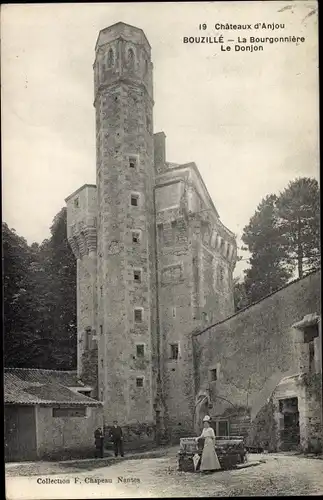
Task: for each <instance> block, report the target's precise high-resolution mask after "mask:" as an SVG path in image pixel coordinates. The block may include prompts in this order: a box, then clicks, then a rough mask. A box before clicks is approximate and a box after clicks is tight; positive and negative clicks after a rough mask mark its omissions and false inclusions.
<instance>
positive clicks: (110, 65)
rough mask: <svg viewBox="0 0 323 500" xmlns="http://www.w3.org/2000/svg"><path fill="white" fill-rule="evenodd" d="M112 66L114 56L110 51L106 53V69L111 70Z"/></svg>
mask: <svg viewBox="0 0 323 500" xmlns="http://www.w3.org/2000/svg"><path fill="white" fill-rule="evenodd" d="M113 65H114V54H113V50H112V49H110V50H109V52H108V68H112V66H113Z"/></svg>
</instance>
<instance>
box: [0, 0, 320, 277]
mask: <svg viewBox="0 0 323 500" xmlns="http://www.w3.org/2000/svg"><path fill="white" fill-rule="evenodd" d="M290 5H291V3H287V2H259V3H258V2H250V3H248V2H237V3H235V2H223V3H196V4H194V3H187V4H180V3H176V4H172V3H166V4H154V3H149V4H147V3H144V4H136V3H134V4H95V3H87V4H57V5H55V4H51V5H48V4H38V5H37V4H35V5H9V6H8V5H6V6H2V19H1V31H2V47H1V49H2V50H1V52H2V65H1V71H2V86H3V89H2V120H3V122H2V127H3V138H2V141H3V142H2V146H3V181H4V182H3V220H4V221H5V222H7V223H8V225H9V227H11V228H15V229H16V231H17V233H18V234H19V235H21V236H24V237H25V238H26V239H27V241H28V242H29V243H32V242H33V241H37V242H41V241H42V240H43V239H44V238H46V237H48V236H49V227H50V225H51V222H52V219H53V217H54V216H55V214H56V213H57V212H58V211H59V210H60V209H61V208H62V207H63V206H64V204H65V202H64V199H65V197H66V196H68V195H69V194H70V193H72V192H73V191H75V190H76V189H77V188H78V187H80V186H81V185H82V184H85V183H95V116H94V108H93V73H92V64H93V61H94V46H95V42H96V39H97V36H98V33H99V30H100V29H103V28H105V27H107V26H109V25H111V24H114V23H115V22H118V21H123V22H125V23H128V24H132V25H135V26H137V27H139V28H142V29H143V30H144V32H145V34H146V36H147V38H148V40H149V42H150V45H151V47H152V60H153V63H154V98H155V107H154V131H155V132H159V131H161V130H163V131H164V132H165V134H166V136H167V139H166V140H167V143H166V147H167V160H168V161H171V162H178V163H185V162H189V161H195V162H196V164H197V166H198V168H199V170H200V172H201V174H202V177H203V179H204V181H205V184H206V186H207V188H208V190H209V192H210V195H211V197H212V199H213V201H214V203H215V206H216V207H217V209H218V211H219V214H220V217H221V220H222V222H223V223H224V224H225V225H227V227H228V228H229V229H231V230H232V231H233V232H235V233H236V234H237V235H238V236H239V235H241V232H242V229H243V227H244V226H245V225H246V224H247V223H248V221H249V219H250V217H251V216H252V215H253V213H254V211H255V209H256V207H257V205H258V203H259V202H260V201H261V199H262V198H263V197H264V196H266V195H267V194H269V193H278V192H279V191H280V190H282V189H283V188H284V187H285V186H286V185H287V184H288V182H289V181H291V180H293V179H295V178H296V177H299V176H310V177H316V178H318V161H319V160H318V157H319V156H318V69H317V67H318V56H317V18H316V15H312V16H309V17H307V16H308V14H310V12H311V9H313V7H315V5H316V4H315V2H292V8H290ZM285 6H286V7H287V8H286V9H284V7H285ZM203 22H207V23H208V29H207V31H204V32H203V33H202V32H199V30H198V24H199V23H203ZM216 22H220V23H232V24H239V23H241V24H249V23H256V22H266V23H272V22H275V23H285V24H286V28H285V29H284V30H283V31H280V32H274V35H273V32H272V31H267V32H266V31H262V32H260V31H258V32H250V31H249V32H246V31H245V32H241V31H240V32H233V31H220V32H219V31H215V29H214V28H213V29H211V28H212V25H214V24H215V23H216ZM201 34H203V35H208V36H212V37H213V36H218V35H220V34H223V35H224V38H225V40H226V39H227V38H231V39H232V38H235V39H237V36H241V37H243V36H247V37H249V36H275V35H276V36H288V35H294V36H304V37H305V38H306V40H305V43H300V44H298V45H295V44H292V43H290V44H287V43H286V44H271V45H269V44H264V50H263V51H262V52H253V53H250V52H241V51H240V52H234V51H231V52H220V49H219V45H215V44H202V45H191V44H183V43H182V39H183V37H184V36H199V35H201ZM231 45H234V44H231ZM241 266H243V264H242V263H240V264H239V267H238V272H240V271H241ZM239 269H240V271H239Z"/></svg>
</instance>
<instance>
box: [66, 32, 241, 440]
mask: <svg viewBox="0 0 323 500" xmlns="http://www.w3.org/2000/svg"><path fill="white" fill-rule="evenodd" d="M93 68H94V107H95V113H96V176H97V180H96V186H93V185H85V186H83V187H81V188H80V189H79V190H77V191H75V192H74V193H73V194H71V195H70V196H69V197H68V198H67V199H66V203H67V214H68V239H69V242H70V245H71V248H72V249H73V252H74V255H75V257H76V259H77V281H78V282H77V313H78V314H77V316H78V372H79V375H80V376H81V377H82V378H89V375H88V374H87V370H88V366H89V363H88V362H87V363H85V362H84V360H85V359H87V360H88V359H91V360H93V362H95V364H96V371H97V387H96V388H95V389H96V391H97V394H98V398H99V399H100V400H101V401H103V403H104V417H105V424H106V425H110V424H111V423H112V421H113V420H114V419H115V418H116V419H118V421H119V422H120V424H121V425H124V426H127V429H131V428H133V429H134V431H136V429H138V426H139V425H141V426H143V425H146V426H147V428H149V429H150V428H151V427H153V428H155V429H156V431H157V434H158V433H163V432H164V430H165V429H166V430H167V432H168V435H169V437H174V438H175V437H177V436H178V435H181V434H184V435H188V433H191V432H192V430H193V418H194V405H195V379H194V364H193V343H192V336H191V333H192V331H193V330H194V329H196V328H197V327H202V326H203V325H204V324H205V323H209V322H210V321H212V322H215V321H219V320H221V319H223V318H225V317H227V316H229V315H231V314H232V313H233V282H232V273H233V269H234V266H235V261H236V254H237V252H236V242H235V237H234V235H233V234H232V233H231V232H230V231H229V230H228V229H227V228H226V227H224V226H223V224H222V223H221V221H220V218H219V215H218V213H217V210H216V208H215V207H214V205H213V202H212V200H211V198H210V196H209V194H208V191H207V189H206V187H205V185H204V183H203V180H202V178H201V176H200V174H199V171H198V169H197V167H196V165H195V163H186V164H182V165H180V164H174V163H169V162H167V161H166V148H165V134H164V133H163V132H159V133H157V134H154V133H153V105H154V101H153V64H152V62H151V48H150V45H149V43H148V41H147V38H146V36H145V34H144V33H143V31H142V30H141V29H139V28H136V27H133V26H129V25H127V24H124V23H121V22H120V23H117V24H115V25H113V26H110V27H108V28H106V29H103V30H101V32H100V34H99V37H98V40H97V44H96V47H95V62H94V66H93ZM89 352H90V353H91V356H86V353H89ZM92 372H93V366H92V371H91V377H92V380H93V373H92ZM149 434H150V435H151V433H149Z"/></svg>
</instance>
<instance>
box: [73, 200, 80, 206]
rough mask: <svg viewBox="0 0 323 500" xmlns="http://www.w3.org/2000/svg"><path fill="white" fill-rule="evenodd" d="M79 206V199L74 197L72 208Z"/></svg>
mask: <svg viewBox="0 0 323 500" xmlns="http://www.w3.org/2000/svg"><path fill="white" fill-rule="evenodd" d="M79 206H80V204H79V199H78V198H75V200H74V208H79Z"/></svg>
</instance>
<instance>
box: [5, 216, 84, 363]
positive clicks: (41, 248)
mask: <svg viewBox="0 0 323 500" xmlns="http://www.w3.org/2000/svg"><path fill="white" fill-rule="evenodd" d="M2 232H3V250H4V252H3V253H4V263H3V267H4V316H5V321H4V323H5V325H4V326H5V335H4V352H5V366H8V367H21V368H31V367H33V368H49V369H66V370H68V369H73V368H75V366H76V262H75V258H74V256H73V254H72V251H71V249H70V247H69V245H68V242H67V236H66V209H65V208H63V209H62V210H61V211H60V212H59V213H58V214H57V215H56V217H55V218H54V221H53V224H52V227H51V237H50V239H47V240H44V241H43V243H42V244H41V245H38V244H37V243H33V244H32V245H31V246H30V247H29V246H28V244H27V242H26V240H25V239H24V238H22V237H20V236H18V235H17V234H16V233H15V231H14V230H10V229H9V228H8V226H7V225H6V224H3V226H2Z"/></svg>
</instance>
